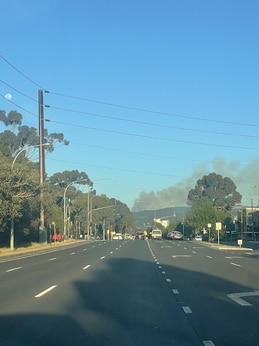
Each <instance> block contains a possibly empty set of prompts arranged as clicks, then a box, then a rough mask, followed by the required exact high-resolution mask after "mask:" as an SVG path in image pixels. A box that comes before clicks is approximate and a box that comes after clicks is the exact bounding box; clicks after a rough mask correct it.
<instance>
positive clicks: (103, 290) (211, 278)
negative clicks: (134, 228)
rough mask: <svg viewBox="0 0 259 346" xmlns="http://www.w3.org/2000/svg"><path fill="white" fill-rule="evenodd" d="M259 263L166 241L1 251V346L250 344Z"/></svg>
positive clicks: (253, 256) (258, 307) (256, 336)
mask: <svg viewBox="0 0 259 346" xmlns="http://www.w3.org/2000/svg"><path fill="white" fill-rule="evenodd" d="M258 260H259V253H258V252H257V251H246V250H242V249H237V250H235V251H234V250H224V251H219V250H215V249H214V248H211V247H208V246H205V245H204V244H203V243H198V242H194V241H166V240H162V241H151V240H148V241H144V240H135V241H131V240H128V241H113V242H103V241H99V242H98V241H97V242H93V243H84V242H82V243H78V245H77V246H75V247H72V248H63V249H62V250H60V249H59V250H58V249H57V251H55V252H51V253H42V254H40V255H37V256H30V257H25V258H18V259H10V258H9V259H6V260H5V259H3V258H2V259H1V263H0V294H1V305H0V345H4V346H5V345H6V346H9V345H10V346H12V345H15V346H17V345H18V346H19V345H37V346H38V345H44V346H45V345H46V344H48V345H69V346H71V345H75V346H77V345H80V346H81V345H115V346H116V345H118V346H124V345H125V346H131V345H134V346H135V345H136V346H138V345H141V346H143V345H148V346H153V345H176V346H182V345H186V346H189V345H193V346H196V345H205V346H213V345H216V346H224V345H233V346H234V345H235V346H238V345H240V346H241V345H242V346H243V345H246V346H250V345H251V346H255V345H258V341H259V331H258V328H257V325H258V321H259V313H258V312H259V292H257V290H258V289H259V266H258ZM257 293H258V295H257Z"/></svg>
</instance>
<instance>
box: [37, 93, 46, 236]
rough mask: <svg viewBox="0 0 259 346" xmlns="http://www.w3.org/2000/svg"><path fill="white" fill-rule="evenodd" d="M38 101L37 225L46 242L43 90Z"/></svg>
mask: <svg viewBox="0 0 259 346" xmlns="http://www.w3.org/2000/svg"><path fill="white" fill-rule="evenodd" d="M38 103H39V137H40V144H39V184H40V226H39V241H40V243H46V242H47V230H46V228H45V210H44V206H43V202H42V198H43V184H44V181H45V148H44V142H45V139H44V105H43V90H42V89H40V90H39V91H38Z"/></svg>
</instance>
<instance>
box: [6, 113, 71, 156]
mask: <svg viewBox="0 0 259 346" xmlns="http://www.w3.org/2000/svg"><path fill="white" fill-rule="evenodd" d="M0 122H2V123H3V124H4V125H5V126H6V127H11V130H6V131H3V132H2V133H0V143H1V145H0V151H2V152H3V153H4V154H5V155H6V156H13V155H15V153H16V152H18V151H19V150H21V149H22V148H23V147H24V146H26V145H27V146H33V145H39V135H38V130H37V129H36V128H35V127H28V126H24V125H22V115H21V114H20V113H18V112H16V111H11V112H9V113H8V115H6V112H5V111H3V110H2V111H1V110H0ZM44 141H45V143H49V145H48V146H46V147H45V149H46V150H47V151H48V152H52V151H53V150H54V146H55V143H63V144H64V145H68V144H69V141H67V140H66V139H65V138H64V135H63V133H50V134H49V133H48V130H47V129H45V130H44Z"/></svg>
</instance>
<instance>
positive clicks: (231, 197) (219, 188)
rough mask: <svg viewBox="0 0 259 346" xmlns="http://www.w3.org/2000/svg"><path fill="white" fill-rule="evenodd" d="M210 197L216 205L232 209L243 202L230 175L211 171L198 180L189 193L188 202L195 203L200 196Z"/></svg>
mask: <svg viewBox="0 0 259 346" xmlns="http://www.w3.org/2000/svg"><path fill="white" fill-rule="evenodd" d="M202 197H208V199H209V200H210V201H211V203H212V205H213V206H215V207H223V208H225V209H227V210H230V209H231V208H232V207H233V206H235V205H236V204H238V203H240V202H241V199H242V196H241V194H240V193H239V192H237V191H236V185H235V183H234V182H233V181H232V180H231V179H230V178H228V177H225V178H223V177H222V176H221V175H220V174H216V173H210V174H209V175H204V176H203V177H202V178H201V179H199V180H197V184H196V186H195V187H194V188H193V189H191V190H190V191H189V193H188V203H189V204H193V203H194V202H195V201H196V200H197V199H198V198H202Z"/></svg>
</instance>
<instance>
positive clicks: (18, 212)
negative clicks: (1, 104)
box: [0, 111, 133, 245]
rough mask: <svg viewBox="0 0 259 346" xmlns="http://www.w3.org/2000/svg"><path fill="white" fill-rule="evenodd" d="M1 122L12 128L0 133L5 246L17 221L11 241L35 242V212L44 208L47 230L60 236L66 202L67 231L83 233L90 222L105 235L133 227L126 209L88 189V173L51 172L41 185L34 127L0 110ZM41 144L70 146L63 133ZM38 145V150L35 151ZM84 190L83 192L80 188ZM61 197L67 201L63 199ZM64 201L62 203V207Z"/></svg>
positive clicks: (0, 224)
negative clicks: (50, 227)
mask: <svg viewBox="0 0 259 346" xmlns="http://www.w3.org/2000/svg"><path fill="white" fill-rule="evenodd" d="M0 122H2V123H3V124H4V125H5V126H6V127H10V129H7V130H5V131H3V132H2V133H0V161H1V167H0V231H1V232H0V242H1V244H4V243H5V244H7V243H8V241H9V236H10V221H11V219H14V222H15V242H16V245H17V242H20V243H21V242H27V243H29V242H32V241H38V237H39V211H40V206H41V204H42V205H43V206H44V214H45V226H47V225H51V224H53V222H54V223H55V225H56V230H59V231H60V232H61V233H62V232H63V227H64V217H63V215H64V204H65V205H66V207H67V208H68V211H69V221H70V222H69V230H70V228H71V234H75V229H77V231H78V225H79V224H80V225H81V227H82V229H83V230H84V233H85V231H86V229H87V225H88V222H89V223H90V225H91V227H92V228H94V227H95V229H96V230H99V231H100V235H102V234H104V233H102V232H103V231H104V232H105V231H106V230H107V229H113V230H114V229H116V230H117V231H118V232H124V231H125V230H126V229H127V228H128V227H132V224H133V219H132V215H131V212H130V210H129V209H128V207H127V206H126V205H125V204H123V203H121V202H119V201H118V202H117V204H116V207H114V205H115V200H114V199H110V198H108V197H106V196H97V195H96V192H95V191H92V186H93V182H92V181H91V179H90V178H89V177H88V175H87V173H85V172H79V171H78V170H72V171H64V172H58V173H55V174H54V175H53V176H51V177H50V178H49V179H46V182H45V183H44V184H43V185H42V186H39V172H38V165H36V164H34V163H33V162H32V161H31V159H30V156H31V155H29V154H31V153H34V150H37V149H36V147H37V146H38V145H39V136H38V132H37V129H36V128H33V127H28V126H25V125H22V115H21V114H20V113H18V112H16V111H11V112H10V113H8V115H6V113H5V111H0ZM44 137H45V138H44V140H45V142H48V143H49V144H50V145H49V146H46V147H45V148H46V150H47V151H48V152H51V151H53V150H54V146H55V144H56V143H63V144H64V145H68V144H69V142H68V141H67V140H66V139H65V138H64V135H63V134H62V133H52V134H48V131H47V130H46V129H45V133H44ZM35 146H36V147H35ZM83 185H86V186H87V190H86V189H85V188H84V187H83ZM64 196H65V197H66V200H65V201H64ZM64 202H65V203H64Z"/></svg>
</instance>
